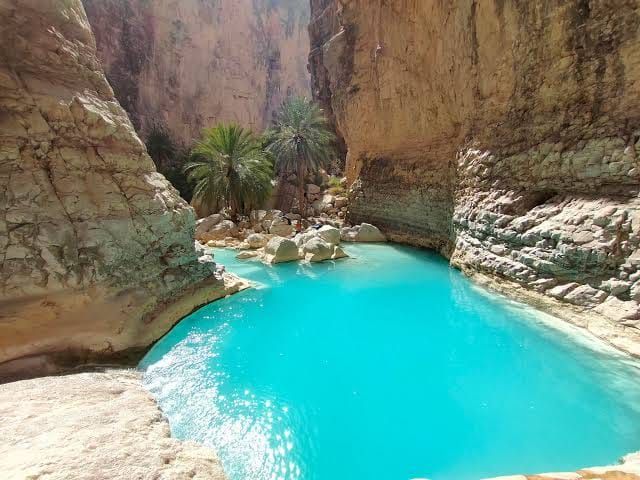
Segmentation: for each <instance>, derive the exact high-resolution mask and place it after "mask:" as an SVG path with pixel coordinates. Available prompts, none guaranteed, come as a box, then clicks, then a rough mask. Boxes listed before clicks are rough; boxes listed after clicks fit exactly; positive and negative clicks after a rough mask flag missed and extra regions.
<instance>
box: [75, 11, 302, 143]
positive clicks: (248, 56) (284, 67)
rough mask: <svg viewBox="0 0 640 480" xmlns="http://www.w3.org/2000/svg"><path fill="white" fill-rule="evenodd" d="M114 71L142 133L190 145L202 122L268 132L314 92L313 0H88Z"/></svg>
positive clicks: (110, 74) (102, 55)
mask: <svg viewBox="0 0 640 480" xmlns="http://www.w3.org/2000/svg"><path fill="white" fill-rule="evenodd" d="M82 2H83V4H84V6H85V8H86V11H87V15H88V17H89V21H90V23H91V26H92V28H93V32H94V34H95V37H96V40H97V46H98V57H99V59H100V60H101V62H102V64H103V66H104V69H105V72H106V74H107V78H108V80H109V82H110V83H111V85H112V87H113V89H114V91H115V94H116V97H117V98H118V100H119V101H120V104H121V105H122V106H123V107H124V108H125V110H126V111H127V112H128V113H129V116H130V117H131V120H132V121H133V124H134V126H135V128H136V130H137V131H138V132H141V133H142V134H146V133H147V132H148V130H149V128H150V127H152V126H153V124H154V123H160V124H163V125H164V126H166V127H167V128H168V129H169V130H170V131H171V133H172V134H173V136H174V137H175V138H176V139H179V140H181V141H183V142H185V143H187V144H189V143H190V142H191V141H192V140H193V139H194V138H198V137H199V136H200V131H201V129H202V128H204V127H210V126H213V125H214V124H215V123H217V122H221V121H226V122H229V121H235V122H239V123H241V124H242V125H244V126H247V127H251V128H253V129H256V130H261V129H263V128H264V127H266V126H268V124H269V123H270V121H271V119H272V116H273V112H274V111H275V110H277V108H278V107H279V106H280V104H281V103H282V101H283V100H284V99H285V98H286V97H287V96H288V95H291V94H295V95H302V96H309V72H308V71H307V55H308V52H309V38H308V33H307V24H308V20H309V0H233V1H222V2H221V1H212V0H207V1H203V0H153V1H148V0H127V1H122V0H82Z"/></svg>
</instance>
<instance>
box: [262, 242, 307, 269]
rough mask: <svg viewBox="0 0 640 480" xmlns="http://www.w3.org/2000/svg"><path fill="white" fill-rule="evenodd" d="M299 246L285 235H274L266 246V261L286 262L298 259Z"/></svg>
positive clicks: (264, 256) (264, 258) (264, 257)
mask: <svg viewBox="0 0 640 480" xmlns="http://www.w3.org/2000/svg"><path fill="white" fill-rule="evenodd" d="M298 258H299V257H298V246H297V245H296V244H295V243H294V242H293V240H289V239H288V238H284V237H273V238H272V239H271V240H269V243H267V246H266V247H264V255H263V260H264V261H265V262H266V263H272V264H274V263H284V262H293V261H296V260H298Z"/></svg>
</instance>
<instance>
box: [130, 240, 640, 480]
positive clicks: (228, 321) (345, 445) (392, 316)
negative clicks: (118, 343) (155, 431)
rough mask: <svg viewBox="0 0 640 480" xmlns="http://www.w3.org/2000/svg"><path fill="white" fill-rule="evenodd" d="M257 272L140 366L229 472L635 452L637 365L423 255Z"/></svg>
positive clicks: (329, 470)
mask: <svg viewBox="0 0 640 480" xmlns="http://www.w3.org/2000/svg"><path fill="white" fill-rule="evenodd" d="M348 250H349V253H351V254H352V255H353V256H354V257H355V259H349V260H345V261H340V262H338V263H335V264H333V263H328V264H321V265H313V266H300V265H294V264H287V265H279V266H276V267H265V266H262V265H261V264H258V263H254V262H249V263H241V262H238V261H236V260H235V259H234V258H233V253H232V252H229V251H221V252H220V253H218V254H217V258H218V260H219V261H223V262H224V263H226V264H227V267H228V269H229V270H231V271H234V272H236V273H238V274H239V275H241V276H244V277H246V278H249V279H251V280H253V281H256V282H259V284H260V287H259V288H255V289H251V290H248V291H245V292H243V293H241V294H239V295H235V296H233V297H231V298H228V299H225V300H223V301H219V302H216V303H214V304H211V305H209V306H207V307H205V308H202V309H201V310H199V311H198V312H196V313H194V314H193V315H191V316H190V317H188V318H186V319H185V320H183V321H182V322H181V323H180V324H178V325H177V326H176V327H175V328H174V329H173V330H172V331H171V332H170V333H169V334H168V335H167V336H166V337H165V338H164V339H162V340H161V341H160V342H159V343H158V344H157V345H156V346H155V347H154V348H153V349H152V350H151V351H150V352H149V353H148V355H147V356H146V357H145V359H144V360H143V361H142V363H141V368H142V369H144V371H145V374H144V382H145V384H146V386H147V387H148V388H149V389H150V390H151V392H152V393H153V394H154V395H155V397H156V398H157V399H158V401H159V402H160V405H161V407H162V408H163V410H164V411H165V413H166V414H167V416H168V417H169V421H170V424H171V428H172V431H173V434H174V435H175V436H177V437H179V438H182V439H192V440H196V441H199V442H202V443H204V444H207V445H210V446H212V447H214V448H215V449H216V450H217V451H218V453H219V455H220V457H221V459H222V461H223V463H224V466H225V468H226V470H227V472H228V474H229V476H230V479H231V480H272V479H273V480H275V479H286V480H293V479H301V480H342V479H356V478H358V479H360V478H361V479H369V480H394V479H398V480H409V479H414V478H429V479H433V480H466V479H477V478H482V477H485V476H495V475H498V474H502V475H506V474H511V473H522V472H540V471H558V470H571V469H576V468H579V467H584V466H587V465H596V464H609V463H612V462H615V461H616V460H617V459H618V458H619V457H620V456H621V455H623V454H626V453H629V452H631V451H634V450H638V449H640V381H639V379H640V375H639V371H638V369H637V367H636V366H634V365H632V364H630V363H627V362H623V361H622V360H621V359H620V358H616V357H615V356H612V355H610V354H608V353H604V352H600V351H595V350H593V349H592V348H590V347H588V346H586V345H585V344H582V343H580V342H576V341H575V338H571V337H570V336H569V335H567V334H566V333H563V332H560V331H557V330H554V329H552V328H550V327H548V326H547V325H545V324H544V323H541V322H540V321H539V318H540V316H539V315H537V314H535V313H534V312H532V311H531V309H527V308H520V307H517V306H515V305H514V304H512V303H510V302H507V301H505V300H503V299H501V298H500V297H497V296H493V295H489V294H486V293H484V292H483V291H481V290H479V289H477V288H475V287H473V285H472V284H471V282H469V281H468V280H467V279H465V278H464V277H463V276H462V275H461V274H460V273H458V272H457V271H455V270H452V269H450V268H449V267H448V265H447V263H446V262H445V261H444V260H442V259H441V258H439V257H438V256H436V255H435V254H431V253H429V252H424V251H419V250H414V249H410V248H404V247H394V246H382V245H354V246H350V247H349V248H348Z"/></svg>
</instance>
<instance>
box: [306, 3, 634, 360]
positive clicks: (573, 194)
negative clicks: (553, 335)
mask: <svg viewBox="0 0 640 480" xmlns="http://www.w3.org/2000/svg"><path fill="white" fill-rule="evenodd" d="M311 5H312V12H311V13H312V21H311V27H310V32H311V44H312V51H311V54H310V62H309V63H310V69H311V72H312V85H313V89H314V92H313V93H314V96H315V97H316V98H317V99H318V100H319V101H321V102H322V103H323V104H324V106H325V109H326V110H327V111H329V112H330V113H331V115H332V118H333V119H334V123H335V126H336V129H337V131H338V132H339V133H340V135H342V136H343V137H344V139H345V142H346V145H347V147H348V155H347V174H348V177H349V181H350V184H352V192H353V193H352V199H351V203H350V211H349V215H350V220H351V221H352V222H354V223H360V222H363V221H366V222H371V223H373V224H374V225H377V226H379V227H381V229H382V230H383V231H384V233H385V234H387V235H388V237H389V238H391V239H392V240H397V241H403V242H407V243H412V244H416V245H422V246H427V247H431V248H435V249H437V250H440V251H441V252H442V253H443V254H445V255H447V256H449V257H450V258H451V260H452V263H453V264H454V265H456V266H458V267H460V268H461V269H463V270H464V271H466V272H467V273H469V274H471V275H475V276H476V277H477V278H478V279H481V280H483V281H484V282H485V283H487V284H490V285H492V286H494V287H497V288H500V289H501V290H502V291H505V292H506V293H509V294H512V295H516V296H519V297H520V298H522V299H525V300H527V301H530V302H532V303H535V304H536V305H538V306H540V307H542V308H546V309H548V310H551V311H553V312H554V313H556V314H559V315H560V316H563V317H564V318H566V319H568V320H570V321H572V322H574V323H576V324H578V325H581V326H583V327H585V328H587V329H589V330H590V331H591V332H593V333H594V334H596V335H597V336H599V337H601V338H603V339H605V340H606V341H608V342H609V343H612V344H613V345H615V346H617V347H619V348H620V349H622V350H625V351H627V352H630V353H632V354H634V355H639V356H640V304H639V300H640V283H638V281H639V280H640V263H639V262H640V260H639V259H640V220H639V219H640V202H639V200H638V193H639V190H640V162H639V158H640V114H639V113H638V112H640V82H638V79H639V78H640V1H638V0H615V1H613V2H604V1H589V2H587V1H582V0H571V1H567V2H560V1H556V0H543V1H537V2H515V1H512V0H507V1H503V0H488V1H486V2H485V1H482V2H479V1H474V2H469V1H463V0H459V1H451V2H415V1H410V0H391V1H385V2H366V1H364V0H312V2H311Z"/></svg>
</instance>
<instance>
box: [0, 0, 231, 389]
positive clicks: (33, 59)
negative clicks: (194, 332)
mask: <svg viewBox="0 0 640 480" xmlns="http://www.w3.org/2000/svg"><path fill="white" fill-rule="evenodd" d="M0 19H1V20H2V21H1V22H0V40H1V41H2V44H3V45H5V46H8V45H11V48H4V49H3V50H2V52H0V257H1V258H0V263H1V267H0V378H2V377H6V376H9V375H12V374H36V373H42V372H43V371H44V372H46V371H49V370H52V369H55V368H56V367H55V365H56V364H58V363H64V362H67V361H69V362H71V363H76V362H77V361H89V360H92V359H93V358H94V357H96V356H97V357H101V356H110V355H113V354H116V353H118V352H123V351H127V350H130V349H138V348H142V347H144V346H146V345H149V344H150V343H151V342H152V341H154V340H155V339H157V338H158V337H159V336H161V335H162V334H163V333H165V332H166V331H167V330H168V328H169V327H170V326H171V325H173V323H175V321H177V320H178V319H179V318H181V317H182V316H184V315H185V314H187V313H189V312H190V311H191V310H192V309H193V308H194V307H195V306H198V305H201V304H203V303H205V302H206V301H208V300H209V299H212V298H216V297H219V296H220V295H222V294H223V293H224V291H225V286H224V282H223V281H222V280H217V279H216V278H215V277H213V276H212V265H210V264H206V263H199V262H198V258H197V254H196V252H195V249H194V245H193V232H194V225H195V215H194V212H193V210H192V209H191V208H190V207H189V206H188V205H187V204H186V203H185V202H184V201H183V200H182V199H181V198H180V197H179V196H178V194H177V192H176V191H175V190H174V189H173V188H172V187H171V186H170V185H169V183H168V182H167V181H166V180H165V178H164V177H163V176H162V175H160V174H159V173H157V172H156V171H155V168H154V165H153V162H152V161H151V159H150V158H149V156H148V155H147V154H146V152H145V148H144V146H143V144H142V143H141V141H140V140H139V138H138V137H137V135H136V133H135V131H134V129H133V127H132V125H131V122H130V121H129V119H128V117H127V115H126V113H125V112H124V110H123V109H122V108H121V106H120V105H119V104H118V102H117V101H116V100H115V98H114V96H113V92H112V90H111V87H110V86H109V84H108V83H107V81H106V79H105V76H104V74H103V72H102V70H101V68H100V64H99V62H98V60H97V58H96V51H95V42H94V39H93V35H92V33H91V30H90V27H89V23H88V21H87V18H86V16H85V14H84V10H83V7H82V5H81V4H80V2H79V0H64V1H63V0H0Z"/></svg>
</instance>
